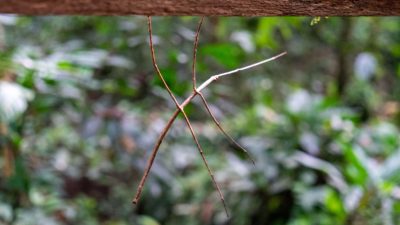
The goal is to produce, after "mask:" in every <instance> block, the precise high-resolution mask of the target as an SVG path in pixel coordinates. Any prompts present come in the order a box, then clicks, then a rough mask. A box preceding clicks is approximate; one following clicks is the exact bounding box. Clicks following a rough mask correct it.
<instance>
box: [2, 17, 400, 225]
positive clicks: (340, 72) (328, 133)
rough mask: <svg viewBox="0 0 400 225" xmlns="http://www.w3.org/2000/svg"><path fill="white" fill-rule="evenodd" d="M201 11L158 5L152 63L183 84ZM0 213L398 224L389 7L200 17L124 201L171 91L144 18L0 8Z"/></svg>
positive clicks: (395, 58)
mask: <svg viewBox="0 0 400 225" xmlns="http://www.w3.org/2000/svg"><path fill="white" fill-rule="evenodd" d="M198 20H199V18H195V17H176V18H175V17H155V18H154V19H153V32H154V44H155V48H156V56H157V59H158V61H159V66H160V69H161V71H162V72H163V74H164V75H165V77H166V80H167V82H168V84H169V85H170V86H171V88H172V90H173V91H174V93H175V94H176V95H178V96H179V98H178V99H179V100H180V101H182V100H183V99H184V98H185V97H187V96H188V95H189V94H190V92H191V63H192V54H193V53H192V52H193V41H194V35H195V30H196V27H197V23H198ZM0 24H1V25H0V49H1V50H0V59H1V60H0V151H1V154H0V155H1V156H0V169H1V171H0V172H1V173H0V174H1V175H0V224H10V225H11V224H17V225H38V224H40V225H61V224H104V225H125V224H135V225H161V224H163V225H164V224H165V225H180V224H182V225H183V224H184V225H197V224H215V225H221V224H233V225H249V224H255V225H260V224H269V225H281V224H282V225H283V224H288V225H309V224H313V225H314V224H315V225H331V224H332V225H337V224H349V225H353V224H354V225H358V224H366V225H372V224H374V225H378V224H382V225H396V224H400V202H399V200H400V172H399V171H400V133H399V128H400V111H399V110H400V106H399V101H400V18H396V17H384V18H380V17H357V18H338V17H329V18H312V17H279V18H278V17H268V18H239V17H236V18H216V17H211V18H206V19H205V22H204V26H203V29H202V32H201V34H200V43H199V48H198V61H197V74H198V80H199V81H198V83H201V81H204V80H206V79H207V78H208V77H209V76H211V75H214V74H217V73H221V72H225V71H227V70H231V69H235V68H238V67H241V66H245V65H248V64H251V63H254V62H256V61H259V60H262V59H265V58H268V57H271V56H273V55H276V54H278V53H280V52H283V51H287V52H288V54H287V55H286V56H284V57H282V58H280V59H278V60H276V61H273V62H270V63H268V64H265V65H262V66H260V67H257V68H254V69H251V70H247V71H244V72H240V73H239V74H235V75H232V76H229V77H224V78H223V79H220V80H218V81H217V82H216V83H213V84H212V85H210V86H209V87H208V88H207V89H206V90H205V91H204V95H205V96H206V97H207V99H208V101H209V102H210V105H211V109H212V110H213V111H214V113H215V114H216V115H217V118H218V119H219V120H220V121H221V124H222V126H223V127H224V128H225V129H226V130H227V132H228V133H230V134H231V135H232V136H233V137H234V138H235V139H236V140H237V141H238V142H239V143H240V144H242V145H243V146H244V147H245V148H246V149H247V150H248V151H249V152H250V154H251V155H252V156H253V157H254V158H255V160H256V164H255V166H254V165H253V164H252V163H251V162H250V161H249V160H247V158H246V157H245V155H243V154H242V152H241V151H240V150H239V149H237V148H235V146H234V145H231V144H230V142H229V141H228V140H226V139H225V138H224V136H223V135H221V134H220V133H219V132H218V129H217V127H216V126H215V125H214V124H213V122H212V120H211V119H210V118H209V116H208V115H207V113H206V111H205V109H204V108H203V107H202V104H201V101H199V99H196V100H195V101H194V102H193V103H192V104H190V105H188V106H187V107H186V108H185V109H186V112H187V113H188V115H189V117H190V118H191V120H192V122H193V125H194V129H195V130H196V132H197V134H198V135H199V138H200V142H201V144H202V145H203V147H204V150H205V153H206V156H207V159H208V160H209V162H210V165H211V167H212V169H213V170H214V172H215V175H216V179H217V181H218V182H219V183H220V185H221V187H222V191H223V193H224V195H225V199H226V202H227V205H228V210H229V211H230V214H231V217H229V218H228V217H227V216H226V215H225V213H224V209H223V206H222V204H221V202H220V200H219V197H218V195H217V193H216V191H215V189H214V187H213V185H212V182H211V180H210V177H209V176H208V173H207V170H206V168H205V167H204V166H203V163H202V161H201V158H200V156H199V154H198V152H197V149H196V148H195V144H194V143H193V140H192V139H191V136H190V133H189V132H188V130H187V128H186V127H185V123H184V121H183V120H182V118H180V119H179V120H178V121H176V123H175V124H174V126H173V128H172V130H171V132H170V133H169V134H168V136H167V138H166V139H165V141H164V143H163V144H162V146H161V149H160V152H159V154H158V156H157V158H156V162H155V164H154V167H153V169H152V171H151V173H150V176H149V180H148V182H147V183H146V186H145V189H144V193H143V196H142V199H141V201H140V203H139V205H137V206H133V205H132V204H131V200H132V198H133V196H134V194H135V191H136V188H137V185H138V182H139V180H140V177H141V175H142V174H143V170H144V167H145V164H146V161H147V158H148V155H149V153H150V151H151V149H152V147H153V145H154V143H155V141H156V139H157V136H158V135H159V133H160V132H161V130H162V128H163V126H164V125H165V123H166V121H167V120H168V118H169V116H170V115H171V114H172V112H173V111H174V110H175V106H174V104H173V102H172V101H171V100H170V99H169V96H168V93H167V92H166V91H165V90H164V88H163V86H162V83H161V82H160V81H159V80H158V78H157V76H156V74H155V72H154V70H153V66H152V64H151V57H150V50H149V46H148V33H147V21H146V18H145V17H62V16H61V17H22V16H15V15H0Z"/></svg>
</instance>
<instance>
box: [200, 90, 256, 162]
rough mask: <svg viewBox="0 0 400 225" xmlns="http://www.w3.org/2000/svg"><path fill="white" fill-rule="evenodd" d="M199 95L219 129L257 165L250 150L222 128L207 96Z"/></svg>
mask: <svg viewBox="0 0 400 225" xmlns="http://www.w3.org/2000/svg"><path fill="white" fill-rule="evenodd" d="M198 95H199V96H200V98H201V100H202V102H203V104H204V106H205V107H206V109H207V112H208V114H209V115H210V116H211V118H212V119H213V121H214V123H215V125H217V127H218V128H219V130H220V131H221V132H222V133H223V134H224V135H225V137H226V138H227V139H228V140H229V141H230V142H231V143H232V144H233V145H236V146H237V147H238V148H240V149H241V150H242V151H243V152H244V153H245V154H246V156H247V158H249V159H250V160H251V162H252V163H253V165H255V164H256V163H255V161H254V159H253V158H252V157H251V156H250V154H249V152H248V151H247V150H246V149H245V148H244V147H243V146H241V145H240V144H239V143H238V142H236V141H235V140H234V139H233V138H232V136H230V135H229V134H228V133H227V132H226V131H225V130H224V129H223V128H222V126H221V124H220V123H219V122H218V120H217V118H216V117H215V116H214V113H212V111H211V109H210V107H209V105H208V103H207V100H206V98H205V97H204V95H203V93H201V92H198Z"/></svg>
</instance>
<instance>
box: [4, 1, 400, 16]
mask: <svg viewBox="0 0 400 225" xmlns="http://www.w3.org/2000/svg"><path fill="white" fill-rule="evenodd" d="M0 12H2V13H16V14H25V15H53V14H56V15H60V14H64V15H71V14H75V15H78V14H79V15H160V16H164V15H205V16H213V15H218V16H278V15H312V16H335V15H341V16H344V15H351V16H360V15H400V1H398V0H0Z"/></svg>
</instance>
